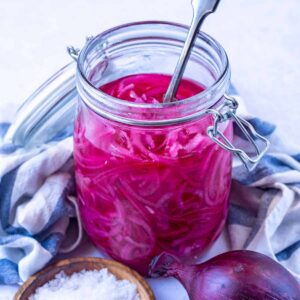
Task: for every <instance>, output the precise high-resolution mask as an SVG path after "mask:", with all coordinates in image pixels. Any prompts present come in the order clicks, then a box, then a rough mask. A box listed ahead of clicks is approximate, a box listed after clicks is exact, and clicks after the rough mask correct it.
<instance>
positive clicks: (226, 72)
mask: <svg viewBox="0 0 300 300" xmlns="http://www.w3.org/2000/svg"><path fill="white" fill-rule="evenodd" d="M143 25H149V26H151V25H152V26H160V25H167V26H171V27H173V28H180V29H181V30H182V29H183V30H185V31H186V32H187V31H188V29H189V27H188V26H186V25H183V24H179V23H174V22H166V21H141V22H132V23H126V24H123V25H119V26H116V27H113V28H110V29H108V30H106V31H104V32H102V33H100V34H98V35H97V36H95V37H93V38H92V39H91V40H89V41H88V42H87V44H86V45H85V46H84V47H83V48H82V50H81V51H80V54H79V57H78V60H77V75H78V77H79V81H80V83H81V84H82V85H83V88H84V89H85V90H88V91H89V92H90V93H91V94H92V95H93V96H94V97H96V98H97V97H100V98H101V99H102V100H104V99H105V100H109V102H110V103H111V104H116V105H122V106H124V105H126V107H133V108H143V109H147V108H155V109H157V108H158V109H159V108H171V107H174V106H179V105H186V104H189V103H191V102H194V101H195V100H198V99H199V97H201V98H202V99H203V98H204V97H206V96H207V95H210V94H211V93H212V91H214V90H216V89H218V87H219V86H221V85H222V83H223V82H224V80H226V78H228V79H229V78H230V67H229V60H228V56H227V54H226V51H225V50H224V48H223V47H222V46H221V44H220V43H219V42H217V41H216V40H215V39H214V38H212V37H211V36H210V35H208V34H206V33H204V32H199V33H198V34H197V38H196V40H197V39H201V40H202V41H204V42H206V43H207V44H209V45H210V46H211V47H215V49H217V50H218V51H219V53H220V55H219V58H220V60H221V62H222V70H221V71H220V75H219V76H218V77H217V78H216V80H215V81H214V83H213V84H212V85H210V86H209V87H207V88H205V89H204V90H203V91H201V92H200V93H198V94H195V95H193V96H192V97H189V98H186V99H182V100H177V101H172V102H167V103H166V102H162V103H136V102H130V101H124V100H122V99H118V98H116V97H113V96H111V95H109V94H107V93H105V92H103V91H102V90H99V89H98V88H96V87H95V86H94V85H93V84H92V83H91V82H90V81H89V80H88V78H87V76H86V75H85V72H84V69H83V68H84V61H85V59H86V57H87V55H88V53H89V51H90V50H91V49H92V46H94V44H95V42H96V41H99V40H100V39H105V37H108V36H110V35H112V34H113V33H114V32H117V31H118V30H122V29H124V28H134V27H137V26H143ZM228 81H229V80H228ZM79 90H80V89H79ZM218 100H219V99H216V101H215V103H216V102H218ZM215 103H213V104H215Z"/></svg>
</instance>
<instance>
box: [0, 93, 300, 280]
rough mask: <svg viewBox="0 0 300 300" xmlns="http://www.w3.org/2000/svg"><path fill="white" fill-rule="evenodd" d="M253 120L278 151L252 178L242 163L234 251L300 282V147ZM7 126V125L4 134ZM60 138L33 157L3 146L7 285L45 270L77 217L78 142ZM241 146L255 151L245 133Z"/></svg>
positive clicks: (1, 254)
mask: <svg viewBox="0 0 300 300" xmlns="http://www.w3.org/2000/svg"><path fill="white" fill-rule="evenodd" d="M231 93H234V90H232V91H231ZM243 117H245V115H244V116H243ZM246 119H247V120H248V121H249V122H250V123H251V124H252V125H253V126H254V127H255V129H256V130H257V131H258V133H260V134H262V135H264V136H267V137H268V138H269V140H270V141H271V148H270V150H269V152H268V153H267V155H265V157H264V158H263V159H262V160H261V162H260V163H259V164H258V166H257V168H256V169H255V170H254V171H252V172H250V173H249V172H248V171H247V170H246V169H245V168H244V166H242V165H241V163H240V162H239V161H238V160H234V168H233V178H234V180H233V186H232V194H231V204H230V210H229V215H228V222H227V226H228V232H229V236H230V242H231V247H232V249H242V248H246V249H251V250H255V251H259V252H261V253H264V254H266V255H268V256H270V257H272V258H273V259H275V260H277V261H279V262H280V263H281V264H283V265H284V266H285V267H286V268H287V269H289V271H290V272H292V274H293V275H294V276H295V277H296V278H297V279H298V280H299V281H300V147H299V148H298V147H294V146H287V144H286V143H285V142H284V143H282V141H283V139H281V137H280V136H278V135H277V133H276V130H275V126H274V125H272V124H269V123H266V122H264V121H262V120H260V119H258V118H255V117H252V116H249V115H248V116H246ZM7 127H8V124H3V123H2V124H0V136H1V132H2V136H3V133H4V132H5V131H6V130H7ZM69 135H71V133H70V134H69ZM60 138H61V139H60V140H59V141H52V142H51V143H49V144H47V145H43V146H41V147H39V148H36V149H33V150H29V151H26V150H24V149H16V148H14V147H12V146H7V145H2V147H0V218H1V228H0V284H1V283H2V284H3V283H4V284H14V283H21V282H22V281H24V280H26V279H27V278H28V277H29V276H30V275H31V274H33V273H34V272H36V271H38V270H39V269H41V268H43V267H44V266H45V265H46V264H47V263H48V262H49V261H50V260H51V259H52V258H53V257H54V256H55V255H56V254H57V253H58V252H59V251H60V249H61V247H62V243H63V240H64V238H65V235H66V230H67V227H68V225H69V223H70V218H72V217H74V216H75V213H74V208H73V206H72V205H71V203H70V202H69V201H68V200H67V196H68V195H73V194H74V182H73V181H74V180H73V161H72V148H73V146H72V137H70V136H68V137H64V138H62V137H60ZM235 144H238V145H239V146H242V147H243V148H244V149H250V148H249V145H248V142H247V141H246V140H244V139H243V136H242V135H241V134H240V132H239V130H238V129H237V128H235ZM71 249H72V247H71Z"/></svg>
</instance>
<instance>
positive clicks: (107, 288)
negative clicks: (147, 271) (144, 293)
mask: <svg viewBox="0 0 300 300" xmlns="http://www.w3.org/2000/svg"><path fill="white" fill-rule="evenodd" d="M68 299H72V300H82V299H89V300H99V299H101V300H140V297H139V296H138V293H137V288H136V286H135V285H134V284H132V283H131V282H129V281H128V280H118V279H117V278H116V277H115V276H114V275H113V274H111V273H110V272H108V270H107V269H101V270H99V271H97V270H94V271H86V270H83V271H81V272H78V273H74V274H72V275H71V276H67V275H66V274H65V273H64V272H60V273H58V274H57V275H56V276H55V278H54V279H53V280H51V281H49V282H47V283H46V284H45V285H43V286H41V287H40V288H38V289H37V290H36V292H35V294H33V295H31V296H30V297H29V300H68Z"/></svg>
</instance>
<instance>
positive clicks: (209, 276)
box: [150, 250, 300, 300]
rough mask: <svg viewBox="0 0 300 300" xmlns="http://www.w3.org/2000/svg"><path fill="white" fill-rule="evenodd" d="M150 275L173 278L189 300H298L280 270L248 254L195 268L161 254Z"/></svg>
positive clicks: (299, 289) (299, 290)
mask: <svg viewBox="0 0 300 300" xmlns="http://www.w3.org/2000/svg"><path fill="white" fill-rule="evenodd" d="M150 275H151V276H152V277H157V276H163V277H169V276H174V277H175V278H177V279H178V280H179V281H180V282H181V283H182V284H183V285H184V287H185V288H186V290H187V292H188V294H189V296H190V299H191V300H229V299H230V300H300V286H299V284H298V282H297V281H296V279H295V278H294V277H293V276H292V275H291V274H290V273H289V272H288V271H287V270H286V269H285V268H284V267H283V266H281V265H280V264H279V263H277V262H276V261H274V260H273V259H271V258H269V257H267V256H265V255H263V254H260V253H257V252H253V251H248V250H237V251H230V252H226V253H223V254H221V255H218V256H216V257H214V258H212V259H210V260H208V261H206V262H205V263H202V264H200V265H196V266H186V265H182V264H180V263H179V262H178V260H177V259H176V258H175V257H173V256H170V255H168V254H165V253H164V254H162V255H161V256H159V257H157V258H155V259H154V260H153V262H152V264H151V266H150Z"/></svg>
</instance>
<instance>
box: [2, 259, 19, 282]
mask: <svg viewBox="0 0 300 300" xmlns="http://www.w3.org/2000/svg"><path fill="white" fill-rule="evenodd" d="M19 282H20V277H19V275H18V265H17V264H15V263H14V262H12V261H10V260H8V259H0V284H17V283H19Z"/></svg>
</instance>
